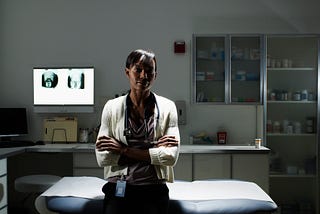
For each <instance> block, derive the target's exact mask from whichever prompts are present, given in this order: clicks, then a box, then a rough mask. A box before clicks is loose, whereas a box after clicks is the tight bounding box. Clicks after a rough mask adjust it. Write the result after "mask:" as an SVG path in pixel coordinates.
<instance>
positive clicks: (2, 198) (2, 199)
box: [0, 175, 8, 212]
mask: <svg viewBox="0 0 320 214" xmlns="http://www.w3.org/2000/svg"><path fill="white" fill-rule="evenodd" d="M7 194H8V193H7V176H6V175H4V176H1V177H0V209H1V208H3V207H5V206H7V203H8V200H7ZM0 212H1V211H0Z"/></svg>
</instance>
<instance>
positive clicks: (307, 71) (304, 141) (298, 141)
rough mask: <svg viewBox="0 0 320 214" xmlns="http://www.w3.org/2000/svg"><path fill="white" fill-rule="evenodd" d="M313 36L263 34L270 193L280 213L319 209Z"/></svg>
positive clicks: (315, 58)
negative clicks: (265, 51)
mask: <svg viewBox="0 0 320 214" xmlns="http://www.w3.org/2000/svg"><path fill="white" fill-rule="evenodd" d="M318 40H319V38H318V37H317V36H284V35H282V36H268V37H267V78H266V79H267V81H266V83H267V91H266V99H267V101H266V105H265V107H266V111H265V113H266V120H265V122H266V124H265V136H266V144H267V147H268V148H270V149H271V155H270V195H271V197H272V198H273V199H274V200H275V201H276V202H277V203H278V205H279V206H280V208H281V211H282V212H283V213H318V211H319V207H318V206H319V205H318V201H319V198H318V193H319V189H318V188H319V186H318V185H319V180H318V178H319V176H318V170H317V169H318V168H319V167H318V153H319V152H318V150H319V149H318V127H319V126H318V120H317V118H319V115H318V114H319V113H318V112H319V111H318V106H319V105H318V101H317V100H318V99H317V97H318V73H319V72H318V63H319V54H318V52H319V48H318Z"/></svg>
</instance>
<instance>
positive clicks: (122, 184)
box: [115, 180, 126, 197]
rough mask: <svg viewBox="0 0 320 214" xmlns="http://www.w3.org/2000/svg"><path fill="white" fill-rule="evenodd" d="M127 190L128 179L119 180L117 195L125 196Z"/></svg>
mask: <svg viewBox="0 0 320 214" xmlns="http://www.w3.org/2000/svg"><path fill="white" fill-rule="evenodd" d="M125 192H126V181H124V180H118V181H117V186H116V193H115V196H117V197H124V193H125Z"/></svg>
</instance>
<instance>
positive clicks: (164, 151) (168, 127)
mask: <svg viewBox="0 0 320 214" xmlns="http://www.w3.org/2000/svg"><path fill="white" fill-rule="evenodd" d="M166 108H168V109H166ZM163 111H164V112H163V113H164V114H165V115H164V118H163V120H162V121H160V124H159V125H160V126H162V127H161V129H162V130H163V135H173V136H175V137H176V139H178V143H179V144H178V146H174V147H165V146H161V147H158V148H150V149H149V154H150V159H151V164H154V165H163V166H174V165H175V164H176V162H177V160H178V155H179V149H180V133H179V128H178V115H177V109H176V106H175V104H174V102H172V101H170V102H169V103H166V105H164V106H163Z"/></svg>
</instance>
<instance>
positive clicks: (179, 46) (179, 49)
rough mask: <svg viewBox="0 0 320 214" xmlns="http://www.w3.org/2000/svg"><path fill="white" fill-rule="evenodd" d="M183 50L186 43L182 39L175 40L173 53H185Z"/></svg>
mask: <svg viewBox="0 0 320 214" xmlns="http://www.w3.org/2000/svg"><path fill="white" fill-rule="evenodd" d="M185 52H186V43H185V42H184V41H175V42H174V53H185Z"/></svg>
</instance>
